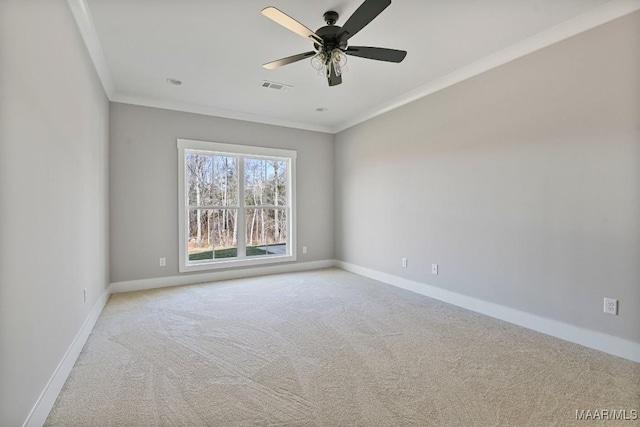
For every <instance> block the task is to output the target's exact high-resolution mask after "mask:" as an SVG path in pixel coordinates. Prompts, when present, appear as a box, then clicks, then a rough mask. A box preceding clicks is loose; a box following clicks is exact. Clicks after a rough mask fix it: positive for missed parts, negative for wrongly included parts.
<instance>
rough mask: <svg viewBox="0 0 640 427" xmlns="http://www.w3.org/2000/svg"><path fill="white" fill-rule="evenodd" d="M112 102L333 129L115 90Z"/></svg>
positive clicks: (301, 127) (306, 128)
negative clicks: (127, 93)
mask: <svg viewBox="0 0 640 427" xmlns="http://www.w3.org/2000/svg"><path fill="white" fill-rule="evenodd" d="M110 100H111V101H112V102H120V103H122V104H131V105H140V106H143V107H154V108H162V109H165V110H173V111H182V112H185V113H195V114H203V115H206V116H215V117H222V118H225V119H233V120H243V121H246V122H254V123H262V124H266V125H274V126H282V127H287V128H294V129H301V130H310V131H314V132H322V133H329V134H333V133H334V132H333V129H332V128H331V127H328V126H321V125H316V124H313V123H303V122H296V121H291V120H282V119H278V118H275V117H267V116H261V115H258V114H251V113H244V112H241V111H233V110H226V109H222V108H214V107H208V106H205V105H197V104H189V103H186V102H178V101H171V100H166V99H158V98H151V97H146V96H135V95H125V94H122V93H119V92H116V93H115V94H114V95H113V96H111V98H110Z"/></svg>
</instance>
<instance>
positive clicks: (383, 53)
mask: <svg viewBox="0 0 640 427" xmlns="http://www.w3.org/2000/svg"><path fill="white" fill-rule="evenodd" d="M390 4H391V0H365V2H364V3H362V4H361V5H360V7H358V9H357V10H356V11H355V12H354V13H353V15H351V17H349V19H347V22H345V24H344V26H343V27H340V26H338V25H335V24H336V22H337V21H338V18H339V17H340V16H339V15H338V13H337V12H335V11H332V10H330V11H328V12H325V13H324V15H323V18H324V20H325V22H326V23H327V25H326V26H324V27H321V28H319V29H318V30H317V31H315V32H314V31H311V30H310V29H309V28H307V27H306V26H304V25H302V24H301V23H300V22H298V21H296V20H295V19H293V18H292V17H290V16H289V15H287V14H285V13H284V12H282V11H280V10H278V9H276V8H275V7H271V6H270V7H266V8H264V9H263V10H262V14H263V15H264V16H266V17H267V18H269V19H271V20H272V21H274V22H276V23H278V24H280V25H282V26H283V27H285V28H287V29H288V30H290V31H293V32H294V33H296V34H298V35H300V36H302V37H304V38H306V39H308V40H309V41H311V42H312V43H313V49H314V50H312V51H309V52H304V53H299V54H297V55H293V56H289V57H286V58H282V59H278V60H276V61H272V62H268V63H266V64H264V65H263V67H264V68H266V69H269V70H273V69H275V68H278V67H282V66H283V65H288V64H292V63H294V62H298V61H300V60H302V59H305V58H309V57H311V66H312V67H313V68H314V69H316V70H318V72H319V73H322V74H324V75H325V76H326V78H327V81H328V82H329V86H337V85H339V84H341V83H342V74H343V73H344V72H345V71H347V55H350V56H359V57H361V58H367V59H373V60H376V61H386V62H396V63H399V62H402V60H403V59H404V58H405V56H407V52H406V51H404V50H396V49H387V48H382V47H366V46H351V47H350V46H348V40H349V39H350V38H351V37H353V36H354V35H355V34H356V33H358V32H359V31H360V30H362V29H363V28H364V27H365V26H366V25H368V24H369V23H370V22H371V21H373V20H374V19H375V18H376V16H378V15H379V14H380V13H382V11H383V10H385V9H386V8H387V7H388V6H389V5H390Z"/></svg>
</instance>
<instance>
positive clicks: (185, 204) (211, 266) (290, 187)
mask: <svg viewBox="0 0 640 427" xmlns="http://www.w3.org/2000/svg"><path fill="white" fill-rule="evenodd" d="M177 145H178V230H179V232H178V239H179V244H178V246H179V249H178V258H179V264H178V270H179V271H180V272H181V273H185V272H191V271H203V270H215V269H220V268H233V267H246V266H257V265H263V264H273V263H281V262H291V261H295V260H296V253H297V250H296V178H295V177H296V156H297V153H296V151H294V150H284V149H279V148H266V147H254V146H249V145H236V144H225V143H221V142H209V141H197V140H192V139H178V144H177ZM194 151H195V152H197V151H200V152H202V154H207V155H222V156H224V155H228V156H234V157H237V158H238V219H237V221H238V230H241V231H242V235H241V237H238V258H233V259H229V258H221V259H218V260H215V259H212V260H206V261H204V260H200V261H197V262H194V261H189V255H188V253H189V242H188V241H187V236H188V235H189V215H188V213H187V211H188V209H189V201H188V198H187V196H188V189H187V185H188V182H187V179H186V174H185V172H186V170H187V167H186V162H187V153H189V152H194ZM245 157H250V158H260V157H264V158H277V159H278V160H284V161H286V162H287V203H288V205H289V217H288V224H287V226H288V230H287V249H288V251H289V252H288V254H283V255H265V256H252V257H246V254H245V248H246V236H245V234H246V227H245V210H246V209H247V207H246V206H245V205H244V158H245Z"/></svg>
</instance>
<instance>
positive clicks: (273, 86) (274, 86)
mask: <svg viewBox="0 0 640 427" xmlns="http://www.w3.org/2000/svg"><path fill="white" fill-rule="evenodd" d="M262 87H266V88H269V89H275V90H284V91H287V90H291V89H293V86H291V85H286V84H284V83H276V82H270V81H268V80H265V81H263V82H262Z"/></svg>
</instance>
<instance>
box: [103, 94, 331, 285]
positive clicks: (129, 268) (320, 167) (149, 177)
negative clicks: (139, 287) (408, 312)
mask: <svg viewBox="0 0 640 427" xmlns="http://www.w3.org/2000/svg"><path fill="white" fill-rule="evenodd" d="M110 133H111V136H110V189H111V194H110V206H111V281H112V282H121V281H128V280H136V279H149V278H157V277H166V276H175V275H178V274H179V273H178V206H177V200H178V150H177V148H176V142H177V139H178V138H186V139H196V140H203V141H214V142H224V143H231V144H241V145H242V144H244V145H254V146H262V147H275V148H285V149H292V150H297V152H298V158H297V161H296V166H297V210H298V211H297V222H298V254H297V255H298V261H297V262H306V261H317V260H325V259H332V258H333V136H332V135H329V134H323V133H318V132H309V131H303V130H296V129H289V128H283V127H278V126H270V125H264V124H258V123H249V122H244V121H239V120H230V119H224V118H218V117H210V116H203V115H198V114H192V113H182V112H176V111H170V110H163V109H156V108H148V107H140V106H133V105H127V104H118V103H112V104H111V130H110ZM302 246H307V247H308V253H307V254H302ZM160 257H166V258H167V266H166V267H160V266H159V265H158V258H160ZM183 274H184V273H183Z"/></svg>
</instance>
